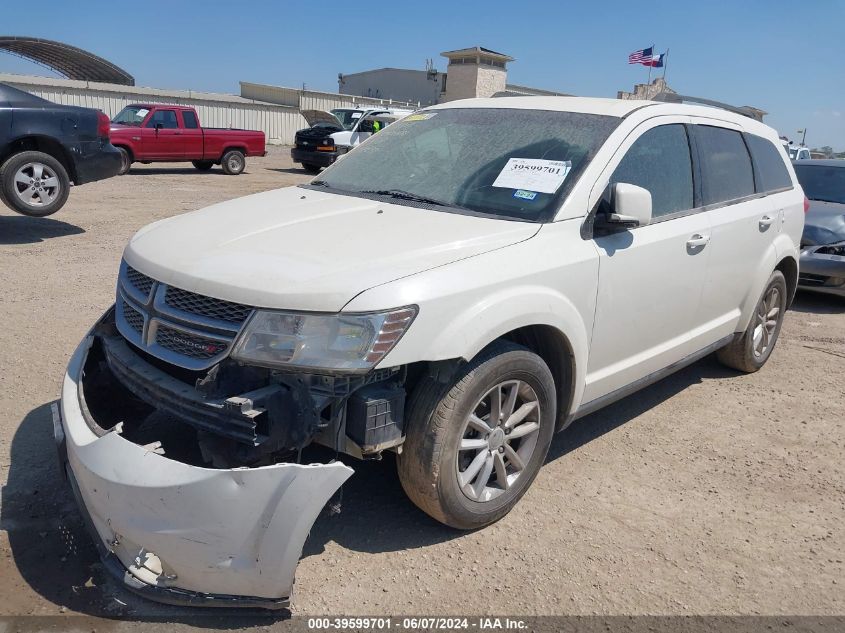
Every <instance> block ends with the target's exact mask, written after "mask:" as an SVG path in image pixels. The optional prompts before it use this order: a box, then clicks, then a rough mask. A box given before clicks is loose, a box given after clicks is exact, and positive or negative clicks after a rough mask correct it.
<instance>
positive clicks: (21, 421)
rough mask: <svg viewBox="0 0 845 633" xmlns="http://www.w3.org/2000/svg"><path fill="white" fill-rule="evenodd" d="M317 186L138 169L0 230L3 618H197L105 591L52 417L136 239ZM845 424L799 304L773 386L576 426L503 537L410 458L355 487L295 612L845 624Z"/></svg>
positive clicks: (827, 336)
mask: <svg viewBox="0 0 845 633" xmlns="http://www.w3.org/2000/svg"><path fill="white" fill-rule="evenodd" d="M307 179H308V177H307V175H306V174H305V173H304V172H303V171H301V170H299V169H298V168H295V167H294V166H293V165H292V163H291V162H290V159H289V157H288V152H287V149H285V148H273V149H272V151H271V153H270V154H269V155H268V156H267V157H266V158H263V159H250V160H249V161H248V165H247V172H246V173H245V174H243V175H241V176H239V177H230V176H225V175H223V174H222V172H221V171H220V170H219V169H215V170H214V171H213V172H211V173H208V174H200V173H198V172H196V171H195V170H194V169H193V168H191V167H190V165H175V164H174V165H169V164H168V165H160V166H139V167H136V168H134V169H133V170H132V171H131V172H130V174H129V175H127V176H124V177H120V178H113V179H111V180H107V181H104V182H99V183H94V184H90V185H85V186H83V187H80V188H79V189H75V190H73V191H71V196H70V200H69V202H68V204H67V206H66V207H65V208H64V209H63V210H62V211H60V212H59V213H58V214H56V215H55V216H53V217H51V218H46V219H30V218H25V217H23V216H19V215H15V214H13V213H12V212H11V211H8V210H7V209H5V208H0V274H2V293H0V370H2V371H0V469H2V470H0V478H1V479H2V483H3V491H2V507H1V508H0V528H2V531H0V579H2V582H0V615H23V614H38V615H58V614H60V613H81V614H87V615H91V616H105V617H108V618H117V617H121V618H124V617H125V618H128V619H130V620H132V619H137V618H141V617H144V616H151V615H158V616H162V617H165V618H167V619H173V620H177V621H178V620H180V619H182V618H183V616H184V615H185V614H186V613H187V611H186V610H185V609H177V608H170V607H165V606H161V605H156V604H153V603H149V602H145V601H143V600H140V599H138V598H136V597H134V596H132V595H131V594H129V593H127V592H126V591H124V590H123V589H121V588H120V587H119V586H117V585H116V584H115V583H113V582H112V581H111V580H110V579H108V578H107V577H106V575H105V572H104V571H103V570H102V568H101V567H100V565H99V563H98V560H97V557H96V553H95V550H94V547H93V545H92V544H91V542H90V540H89V538H88V536H87V534H86V533H85V532H84V530H83V528H82V526H81V522H80V519H79V516H78V514H77V513H76V509H75V506H74V503H73V501H72V499H71V498H70V494H69V492H68V491H67V490H66V489H65V488H64V486H63V485H62V483H61V482H60V479H59V473H58V469H57V467H56V464H55V450H54V447H53V439H52V426H51V418H50V403H51V402H53V401H55V399H56V398H57V396H58V393H59V384H60V379H61V376H62V373H63V371H64V368H65V364H66V362H67V360H68V358H69V356H70V354H71V352H72V350H73V349H74V347H75V346H76V345H77V343H78V342H79V340H80V338H81V337H82V336H83V334H84V333H85V331H86V330H87V328H88V327H89V326H90V325H91V324H92V323H93V321H94V320H95V319H96V318H97V317H98V316H99V315H100V314H101V313H102V312H103V311H104V310H105V309H106V308H107V307H108V305H109V304H110V303H111V302H112V300H113V296H114V286H115V278H116V273H117V267H118V262H119V260H120V254H121V251H122V249H123V246H124V244H125V242H126V241H127V240H128V239H129V237H130V236H131V235H132V234H133V233H134V232H135V231H136V230H137V229H139V228H140V227H142V226H144V225H145V224H147V223H149V222H152V221H154V220H158V219H160V218H165V217H168V216H172V215H176V214H179V213H183V212H186V211H191V210H193V209H198V208H201V207H203V206H206V205H208V204H210V203H213V202H218V201H221V200H225V199H229V198H234V197H238V196H241V195H244V194H247V193H253V192H258V191H264V190H268V189H273V188H277V187H282V186H287V185H292V184H296V183H300V182H303V181H305V180H307ZM843 410H845V302H843V301H840V300H837V299H824V298H816V297H813V296H806V295H799V297H798V300H797V301H796V303H795V305H794V306H793V309H792V310H791V311H790V312H789V313H788V314H787V316H786V324H785V326H784V328H783V331H782V334H781V338H780V341H779V342H778V347H777V349H776V351H775V353H774V355H773V356H772V358H771V360H770V361H769V363H768V364H767V365H766V367H765V368H764V369H763V370H762V371H760V372H759V373H757V374H753V375H749V376H745V375H738V374H736V373H735V372H732V371H729V370H726V369H724V368H723V367H721V366H720V365H719V364H717V363H716V362H715V360H714V359H712V358H707V359H705V360H703V361H701V362H699V363H697V364H695V365H693V366H691V367H689V368H687V369H685V370H683V371H681V372H680V373H677V374H675V375H673V376H672V377H670V378H668V379H666V380H664V381H663V382H661V383H658V384H657V385H654V386H652V387H650V388H649V389H647V390H645V391H642V392H640V393H639V394H636V395H634V396H632V397H629V398H627V399H625V400H623V401H621V402H619V403H617V404H616V405H613V406H611V407H610V408H608V409H606V410H604V411H601V412H598V413H596V414H593V415H591V416H590V417H588V418H585V419H583V420H581V421H579V422H578V423H576V424H575V425H574V426H573V427H571V428H570V430H569V431H567V432H566V433H564V434H562V435H558V436H557V437H556V439H555V441H554V442H553V444H552V449H551V453H550V455H549V458H548V463H547V464H546V466H545V468H544V469H543V470H542V471H541V473H540V475H539V477H538V478H537V480H536V482H535V483H534V485H533V487H532V488H531V490H530V491H529V492H528V494H527V495H526V497H525V498H524V499H523V501H522V502H521V503H520V505H519V506H518V507H517V509H516V511H514V512H512V513H511V514H510V515H509V516H508V517H506V518H505V519H504V520H502V521H500V522H499V523H497V524H496V525H494V526H492V527H490V528H487V529H485V530H482V531H479V532H475V533H459V532H455V531H452V530H450V529H447V528H445V527H443V526H441V525H439V524H438V523H436V522H434V521H433V520H431V519H429V518H428V517H427V516H426V515H425V514H423V513H422V512H420V511H418V510H417V509H416V508H415V507H414V506H413V505H412V504H411V503H410V502H409V501H407V500H406V498H405V497H404V495H403V493H402V490H401V487H400V485H399V483H398V480H397V479H396V477H395V471H394V464H393V460H392V459H391V458H386V459H385V460H384V461H382V462H373V463H366V464H359V465H354V467H356V469H357V471H358V472H357V474H356V475H355V476H354V477H353V478H352V479H351V480H350V482H349V483H348V484H347V485H346V486H345V488H344V495H343V511H342V513H341V514H340V515H338V516H334V517H328V516H323V517H321V518H320V519H319V520H318V522H317V523H316V525H315V527H314V529H313V530H312V533H311V536H310V538H309V540H308V542H307V543H306V546H305V551H304V553H303V559H302V561H301V563H300V566H299V571H298V575H297V586H296V590H297V595H296V597H295V604H294V606H293V609H292V612H293V613H294V614H325V613H331V614H347V615H351V614H371V615H386V614H407V613H428V614H431V613H438V614H489V613H498V614H513V613H518V614H593V613H598V614H842V613H845V565H843V558H845V533H843V519H845V476H843V470H845V451H843V439H845V433H843V424H844V423H843V420H844V419H845V416H843ZM105 624H106V625H108V626H105V627H102V626H100V627H98V630H106V629H109V630H111V629H110V626H116V625H115V624H114V623H111V624H110V623H108V622H105ZM121 626H123V625H121Z"/></svg>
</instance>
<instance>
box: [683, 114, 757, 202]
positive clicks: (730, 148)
mask: <svg viewBox="0 0 845 633" xmlns="http://www.w3.org/2000/svg"><path fill="white" fill-rule="evenodd" d="M696 140H697V141H698V153H699V156H700V158H701V175H702V183H701V193H702V197H703V199H704V204H705V205H708V204H718V203H720V202H727V201H729V200H736V199H737V198H744V197H746V196H751V195H754V171H753V170H752V168H751V157H750V156H749V155H748V149H747V148H746V147H745V141H743V140H742V135H741V134H740V133H739V132H736V131H734V130H728V129H725V128H721V127H713V126H710V125H698V126H696Z"/></svg>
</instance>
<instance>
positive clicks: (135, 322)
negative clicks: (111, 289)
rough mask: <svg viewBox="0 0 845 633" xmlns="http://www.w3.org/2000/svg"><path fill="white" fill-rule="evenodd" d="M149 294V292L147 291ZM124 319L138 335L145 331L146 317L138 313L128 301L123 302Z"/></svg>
mask: <svg viewBox="0 0 845 633" xmlns="http://www.w3.org/2000/svg"><path fill="white" fill-rule="evenodd" d="M147 292H149V291H147ZM123 318H124V319H125V320H126V323H127V324H128V325H129V327H131V328H132V329H133V330H135V331H136V332H137V333H138V334H141V333H142V332H143V331H144V315H143V314H141V313H140V312H138V311H137V310H136V309H135V308H133V307H132V306H131V305H129V303H127V302H126V301H124V302H123Z"/></svg>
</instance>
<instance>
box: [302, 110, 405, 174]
mask: <svg viewBox="0 0 845 633" xmlns="http://www.w3.org/2000/svg"><path fill="white" fill-rule="evenodd" d="M409 114H411V110H396V109H391V110H354V109H349V108H340V109H337V110H332V111H331V112H323V111H322V110H305V111H304V112H303V113H302V115H303V116H304V117H305V120H306V121H308V125H310V126H311V127H309V128H305V129H304V130H299V131H298V132H297V133H296V137H295V141H294V147H293V148H291V150H290V156H291V159H292V160H293V162H295V163H301V164H302V167H303V168H304V169H305V170H306V171H309V172H311V173H315V174H316V173H317V172H318V171H320V169H321V168H323V167H328V166H329V165H331V164H332V163H334V162H335V161H336V160H337V159H338V158H339V157H340V156H343V155H344V154H346V153H347V152H349V151H351V150H352V149H353V148H354V147H357V146H358V145H359V144H361V143H362V142H364V141H365V140H367V139H368V138H369V137H371V136H372V135H373V134H374V133H375V132H377V131H378V130H380V129H384V128H385V127H387V126H388V125H390V124H391V123H394V122H395V121H397V120H398V119H401V118H402V117H404V116H407V115H409Z"/></svg>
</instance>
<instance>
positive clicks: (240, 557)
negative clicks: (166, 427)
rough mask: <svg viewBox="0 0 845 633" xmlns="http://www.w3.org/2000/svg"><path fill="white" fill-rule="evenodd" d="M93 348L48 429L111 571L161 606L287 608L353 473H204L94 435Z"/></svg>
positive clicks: (282, 468) (290, 467)
mask: <svg viewBox="0 0 845 633" xmlns="http://www.w3.org/2000/svg"><path fill="white" fill-rule="evenodd" d="M91 341H92V339H91V337H90V336H89V337H87V338H86V339H85V340H84V341H83V342H82V343H81V344H80V346H79V347H78V348H77V350H76V352H75V353H74V355H73V358H72V359H71V361H70V364H69V366H68V370H67V373H66V375H65V378H64V384H63V387H62V398H61V409H60V412H57V418H58V419H56V420H54V427H55V434H56V441H57V444H58V446H59V451H60V458H61V459H62V460H63V461H64V462H65V463H64V464H63V470H66V471H67V474H68V478H69V479H70V482H71V485H72V487H73V488H74V492H75V494H76V496H77V498H78V500H79V502H80V505H81V506H82V510H83V514H84V515H86V519H87V520H88V522H89V525H90V527H91V528H92V530H93V531H94V532H95V538H96V540H97V542H98V546H99V548H100V550H101V553H102V554H103V558H104V561H105V562H106V566H107V568H109V569H111V570H112V571H113V572H115V573H116V575H118V576H119V577H120V578H121V580H122V581H123V582H124V584H126V586H127V587H128V588H129V589H132V590H133V591H136V592H139V593H141V594H142V595H146V596H148V597H150V598H152V599H154V600H159V601H162V602H171V603H179V604H194V605H204V606H228V607H231V606H247V607H256V606H259V607H265V608H281V607H285V606H287V604H288V602H289V598H290V596H291V593H292V589H293V582H294V573H295V571H296V565H297V562H298V560H299V557H300V555H301V553H302V546H303V544H304V542H305V539H306V537H307V535H308V531H309V530H310V529H311V525H312V524H313V522H314V520H315V519H316V518H317V516H318V514H319V513H320V510H321V509H322V508H323V506H324V505H325V504H326V502H327V501H328V500H329V498H330V497H331V496H332V495H333V494H334V492H335V491H336V490H337V489H338V488H339V487H340V486H341V484H343V482H344V481H346V479H348V478H349V477H350V476H351V475H352V472H353V471H352V469H351V468H349V467H348V466H345V465H343V464H341V463H339V462H334V463H330V464H312V465H300V464H287V463H282V464H275V465H272V466H263V467H258V468H236V469H231V470H218V469H210V468H200V467H196V466H191V465H188V464H184V463H181V462H177V461H174V460H171V459H168V458H167V457H165V456H162V455H158V454H156V453H155V452H153V451H152V449H147V448H145V447H143V446H139V445H137V444H134V443H132V442H130V441H128V440H126V439H124V438H123V437H121V436H120V434H119V433H117V432H113V431H112V432H108V433H105V434H103V435H98V434H97V433H95V432H94V431H93V430H92V428H91V426H90V425H89V423H88V421H86V418H85V416H86V415H87V413H85V412H83V410H82V406H81V404H80V399H79V388H80V387H79V380H78V379H79V375H80V372H81V369H82V367H83V365H84V361H85V358H86V356H87V353H88V349H89V347H90V345H91Z"/></svg>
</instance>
